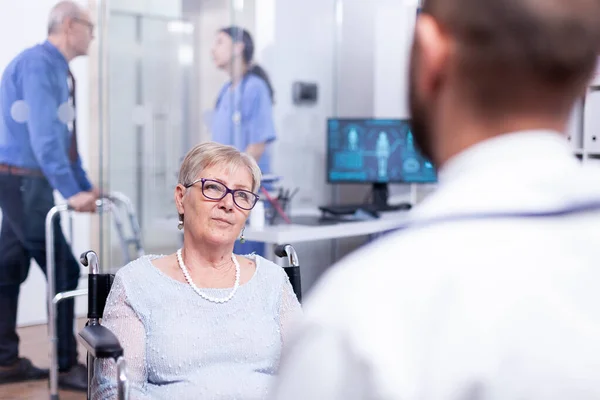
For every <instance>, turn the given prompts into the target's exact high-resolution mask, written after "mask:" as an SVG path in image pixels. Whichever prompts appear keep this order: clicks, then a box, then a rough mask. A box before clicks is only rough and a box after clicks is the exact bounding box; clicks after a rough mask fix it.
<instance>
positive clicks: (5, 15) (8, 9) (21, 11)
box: [0, 0, 92, 325]
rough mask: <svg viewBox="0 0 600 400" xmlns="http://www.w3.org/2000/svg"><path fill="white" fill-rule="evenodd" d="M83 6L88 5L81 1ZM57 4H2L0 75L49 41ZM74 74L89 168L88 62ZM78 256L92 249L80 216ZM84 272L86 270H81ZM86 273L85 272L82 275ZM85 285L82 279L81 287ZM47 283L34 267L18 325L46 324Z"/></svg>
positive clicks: (36, 0)
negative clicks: (30, 49) (51, 14)
mask: <svg viewBox="0 0 600 400" xmlns="http://www.w3.org/2000/svg"><path fill="white" fill-rule="evenodd" d="M80 2H81V3H82V4H87V2H86V1H84V0H80ZM54 4H55V1H54V0H20V1H18V2H17V1H7V0H3V1H2V12H1V13H0V37H2V38H3V40H2V46H1V47H0V71H4V68H5V67H6V65H7V64H8V63H10V61H11V60H12V59H13V58H14V57H15V56H16V55H17V54H18V53H19V52H20V51H22V50H24V49H25V48H27V47H30V46H33V45H35V44H36V43H39V42H41V41H43V40H44V39H45V37H46V29H47V28H46V27H47V15H48V12H49V11H50V8H51V7H52V6H53V5H54ZM71 67H72V70H73V74H74V75H75V77H76V79H77V104H78V110H77V118H78V128H79V130H78V132H79V136H78V139H79V151H80V154H81V157H82V159H83V163H84V165H87V160H88V158H89V157H88V151H89V148H90V145H92V143H90V140H89V137H88V136H87V135H86V131H87V127H88V126H89V106H88V105H89V79H88V68H87V60H86V59H85V58H80V59H77V60H75V61H74V62H73V63H72V65H71ZM58 200H59V201H60V199H58ZM65 219H66V218H65ZM74 236H75V237H76V240H75V242H74V248H75V250H74V252H75V254H80V253H81V252H83V251H85V250H87V249H88V247H89V246H90V218H89V217H88V216H83V215H79V216H76V217H75V220H74ZM82 271H83V270H82ZM83 272H85V271H83ZM84 283H85V279H82V280H81V282H80V286H81V285H83V284H84ZM45 288H46V283H45V279H44V276H43V274H42V272H41V270H40V269H39V268H38V267H37V265H36V264H35V263H33V264H32V267H31V270H30V273H29V277H28V279H27V281H26V282H25V283H24V284H23V285H22V287H21V294H20V298H19V314H18V324H19V325H27V324H34V323H44V322H45V321H46V307H45V301H46V297H45V293H46V290H45ZM84 310H85V303H84V299H78V301H77V312H78V313H82V312H84Z"/></svg>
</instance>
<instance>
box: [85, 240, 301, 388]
mask: <svg viewBox="0 0 600 400" xmlns="http://www.w3.org/2000/svg"><path fill="white" fill-rule="evenodd" d="M275 255H276V256H278V257H280V258H285V257H287V259H288V266H287V267H284V270H285V272H286V274H287V276H288V278H289V280H290V283H291V285H292V288H293V290H294V294H295V295H296V297H297V298H298V301H301V300H302V288H301V284H300V264H299V262H298V255H297V254H296V251H295V250H294V248H293V247H292V246H291V245H289V244H285V245H280V246H277V247H276V248H275ZM80 262H81V263H82V264H83V265H84V266H86V267H88V268H89V279H88V314H87V318H88V322H87V324H86V326H85V328H84V329H83V330H82V331H81V332H79V341H80V342H81V343H82V344H83V346H84V347H85V348H86V350H87V367H88V395H87V398H88V400H89V399H90V398H91V388H92V379H93V377H94V360H95V359H97V358H98V359H112V360H114V362H115V363H116V365H117V393H118V398H119V399H121V400H124V399H127V398H128V392H129V388H128V386H127V376H126V363H125V358H124V355H123V348H122V347H121V345H120V343H119V340H118V339H117V337H116V336H115V335H114V334H113V333H112V332H111V331H110V330H109V329H107V328H105V327H104V326H102V325H101V324H100V320H101V318H102V313H103V312H104V307H105V305H106V299H107V297H108V294H109V293H110V288H111V286H112V283H113V280H114V274H100V268H99V266H98V255H97V254H96V253H95V252H94V251H92V250H89V251H86V252H85V253H83V254H82V255H81V257H80Z"/></svg>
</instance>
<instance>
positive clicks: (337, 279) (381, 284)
mask: <svg viewBox="0 0 600 400" xmlns="http://www.w3.org/2000/svg"><path fill="white" fill-rule="evenodd" d="M436 230H437V229H435V228H431V229H429V230H416V231H398V232H391V233H388V234H387V235H386V236H384V237H382V238H380V239H378V240H376V241H374V242H372V243H370V244H367V245H365V246H363V247H362V248H360V249H358V250H355V251H354V252H352V253H350V254H349V255H347V256H346V257H344V258H342V259H341V260H340V261H339V262H337V263H336V264H334V265H333V266H331V267H330V268H329V269H328V270H327V271H326V272H325V273H324V274H323V275H322V277H321V278H320V279H319V281H318V282H317V284H316V285H315V288H314V290H313V291H312V294H311V296H309V298H307V305H310V303H315V308H320V309H325V308H327V307H328V306H327V305H328V303H330V304H329V305H331V306H332V307H335V308H338V307H342V304H344V306H343V308H347V309H348V310H350V309H352V305H357V306H358V303H363V304H364V303H369V302H370V299H378V298H380V297H381V295H382V294H385V293H392V292H394V291H398V290H403V287H404V286H405V285H412V283H410V282H412V281H415V280H417V281H422V280H423V278H425V277H427V276H430V275H432V274H435V273H434V270H439V269H440V268H443V265H444V259H445V258H446V256H447V254H446V253H447V248H449V244H446V243H444V242H443V241H440V240H438V239H436V238H439V234H441V232H436ZM355 303H356V304H355ZM351 304H352V305H351Z"/></svg>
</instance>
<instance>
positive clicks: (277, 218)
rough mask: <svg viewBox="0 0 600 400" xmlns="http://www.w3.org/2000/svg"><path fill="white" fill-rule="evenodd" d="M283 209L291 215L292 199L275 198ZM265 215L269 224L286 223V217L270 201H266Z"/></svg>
mask: <svg viewBox="0 0 600 400" xmlns="http://www.w3.org/2000/svg"><path fill="white" fill-rule="evenodd" d="M275 201H276V202H277V205H279V208H281V211H283V212H284V213H285V214H286V215H287V216H288V218H289V217H290V208H291V207H290V203H291V202H290V201H289V200H288V199H275ZM265 216H266V221H267V224H269V225H279V224H285V223H286V221H285V219H284V218H283V217H282V216H281V213H280V212H279V210H277V207H276V206H275V205H273V204H271V203H269V202H265Z"/></svg>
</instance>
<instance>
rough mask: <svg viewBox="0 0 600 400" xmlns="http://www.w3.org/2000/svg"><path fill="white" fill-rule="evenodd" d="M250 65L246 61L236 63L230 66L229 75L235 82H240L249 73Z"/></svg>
mask: <svg viewBox="0 0 600 400" xmlns="http://www.w3.org/2000/svg"><path fill="white" fill-rule="evenodd" d="M249 69H250V66H249V65H248V64H246V63H236V64H233V65H232V66H231V67H230V68H229V76H230V77H231V82H232V83H233V84H236V83H238V82H239V81H241V80H242V78H244V75H246V74H247V73H248V70H249Z"/></svg>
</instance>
